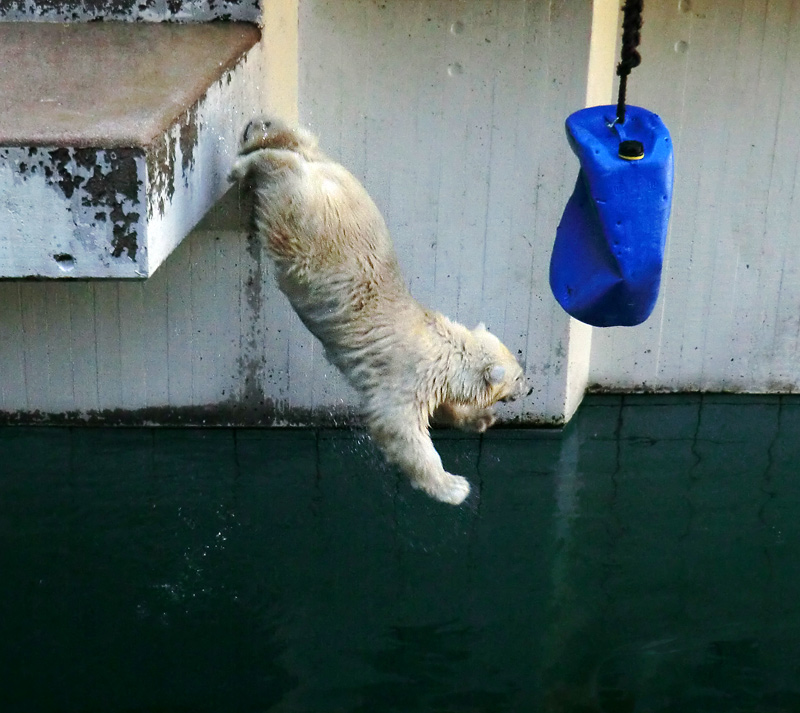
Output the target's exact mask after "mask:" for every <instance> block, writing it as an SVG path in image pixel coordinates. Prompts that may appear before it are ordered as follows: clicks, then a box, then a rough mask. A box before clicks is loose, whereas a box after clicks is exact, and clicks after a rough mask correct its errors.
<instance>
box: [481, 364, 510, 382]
mask: <svg viewBox="0 0 800 713" xmlns="http://www.w3.org/2000/svg"><path fill="white" fill-rule="evenodd" d="M505 377H506V368H505V367H504V366H503V365H502V364H494V365H493V366H490V367H489V368H488V369H487V370H486V381H488V382H489V383H490V384H491V385H492V386H497V385H498V384H501V383H503V379H505Z"/></svg>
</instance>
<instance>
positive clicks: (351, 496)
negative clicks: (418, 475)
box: [0, 396, 800, 713]
mask: <svg viewBox="0 0 800 713" xmlns="http://www.w3.org/2000/svg"><path fill="white" fill-rule="evenodd" d="M436 442H437V448H438V449H439V451H440V453H441V454H442V458H443V460H444V462H445V466H446V467H447V468H448V469H449V470H451V471H452V472H457V473H460V474H462V475H465V476H467V477H468V478H469V479H470V480H471V482H472V483H473V484H474V485H475V490H476V493H475V495H473V496H472V497H471V498H470V500H469V501H468V503H467V505H466V506H463V507H460V508H454V507H452V506H448V505H442V504H439V503H436V502H433V501H431V500H429V499H427V498H426V497H425V496H424V495H422V494H420V493H419V492H417V491H414V490H412V489H411V488H410V487H409V486H408V485H407V484H406V483H405V482H404V481H402V480H401V479H400V478H399V477H397V476H396V474H395V473H394V471H392V470H391V469H389V468H387V467H385V466H384V465H383V463H382V461H381V459H380V457H379V456H378V454H377V452H376V451H375V450H374V447H373V446H372V445H371V444H370V442H369V441H368V439H366V438H365V437H364V435H363V434H361V433H359V432H352V431H314V430H258V429H252V430H250V429H238V430H237V429H219V430H212V429H207V430H201V429H150V428H143V429H78V428H21V427H15V428H11V427H7V428H4V429H0V577H2V580H0V581H2V586H1V587H0V712H2V713H16V712H25V713H28V712H33V711H35V712H37V713H48V712H51V711H52V712H55V711H58V712H69V713H72V712H80V713H88V712H92V713H94V712H98V713H100V712H102V713H114V712H117V711H120V712H126V713H132V712H134V711H135V712H137V713H144V712H153V713H156V712H158V713H166V712H181V713H185V712H188V711H225V712H230V713H236V712H238V711H247V712H256V711H276V712H291V713H295V712H297V713H317V712H319V713H322V712H325V713H327V712H331V713H333V712H347V713H351V712H352V713H356V712H358V713H394V712H397V713H434V712H435V713H478V712H480V713H501V712H505V711H515V712H516V711H525V712H526V713H527V712H530V713H537V712H539V711H541V712H542V713H551V712H553V713H556V712H558V713H560V712H564V713H584V712H589V711H600V712H603V713H630V712H634V711H636V712H641V713H667V712H670V713H673V712H674V713H695V712H696V713H715V712H717V711H720V712H722V711H724V712H729V711H737V712H738V711H742V712H753V713H778V712H781V713H785V712H791V711H800V399H797V398H794V397H788V396H785V397H746V396H716V397H715V396H704V397H700V396H624V397H623V396H593V397H588V398H587V400H586V402H585V403H584V405H583V406H582V407H581V410H580V412H579V414H578V416H577V417H576V418H575V419H574V420H573V422H572V423H571V424H570V425H569V426H568V427H567V428H566V429H564V430H563V431H546V430H545V431H542V430H539V431H537V430H527V431H526V430H499V429H498V430H494V431H492V432H490V433H489V434H487V435H486V436H484V437H483V438H478V437H467V436H461V435H458V434H455V433H450V432H439V433H437V436H436Z"/></svg>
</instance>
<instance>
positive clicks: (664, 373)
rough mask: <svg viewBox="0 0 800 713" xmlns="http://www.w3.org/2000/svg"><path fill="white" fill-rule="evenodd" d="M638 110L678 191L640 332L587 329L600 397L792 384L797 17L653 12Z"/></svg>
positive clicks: (733, 4)
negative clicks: (661, 127) (668, 159)
mask: <svg viewBox="0 0 800 713" xmlns="http://www.w3.org/2000/svg"><path fill="white" fill-rule="evenodd" d="M642 54H643V58H644V59H643V64H642V66H641V67H639V68H638V69H636V70H634V72H633V74H632V75H631V79H630V82H629V96H630V99H631V101H632V102H633V103H639V104H641V105H643V106H647V107H650V108H651V109H652V110H653V111H656V112H658V113H659V114H661V115H662V117H663V118H664V120H665V122H666V123H667V126H669V128H670V131H671V132H672V136H673V140H674V145H675V151H676V154H675V176H676V180H675V193H674V199H673V217H672V222H671V231H670V235H669V240H668V244H667V254H666V263H665V269H664V282H663V288H662V296H661V300H660V301H659V304H658V305H657V307H656V311H655V313H654V315H653V316H652V317H651V318H650V320H649V321H648V322H646V323H645V324H644V325H643V326H641V327H636V328H633V329H625V328H615V329H605V330H595V333H594V336H593V345H592V359H591V364H592V366H591V375H590V381H591V383H593V384H594V385H596V386H599V387H601V388H604V389H614V390H616V389H633V390H639V389H657V390H705V391H721V390H725V391H753V392H787V391H796V390H797V389H798V385H800V359H798V347H800V251H798V249H797V233H798V230H800V223H799V222H798V219H800V203H799V202H798V201H797V198H796V196H797V195H800V190H799V189H800V175H798V172H797V166H798V154H799V153H800V135H799V134H798V132H797V117H798V116H800V6H798V3H797V2H794V1H793V0H777V1H775V2H767V1H766V0H755V1H752V0H747V1H745V0H723V1H722V2H711V1H710V0H681V2H680V3H678V2H677V1H676V2H672V1H671V0H670V1H669V2H667V0H658V1H657V2H649V3H647V6H646V8H645V26H644V30H643V37H642Z"/></svg>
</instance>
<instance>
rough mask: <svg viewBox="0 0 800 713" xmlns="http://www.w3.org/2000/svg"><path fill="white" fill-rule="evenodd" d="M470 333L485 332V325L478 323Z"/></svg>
mask: <svg viewBox="0 0 800 713" xmlns="http://www.w3.org/2000/svg"><path fill="white" fill-rule="evenodd" d="M472 331H473V332H485V331H486V325H485V324H484V323H483V322H478V324H477V326H476V327H475V329H473V330H472Z"/></svg>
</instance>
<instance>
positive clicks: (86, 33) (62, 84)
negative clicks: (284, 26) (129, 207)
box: [0, 22, 260, 148]
mask: <svg viewBox="0 0 800 713" xmlns="http://www.w3.org/2000/svg"><path fill="white" fill-rule="evenodd" d="M259 37H260V33H259V30H258V28H256V27H255V26H253V25H249V24H247V23H213V24H203V25H168V24H130V23H121V22H120V23H117V22H108V23H91V24H69V25H64V24H56V23H0V66H2V67H4V68H7V69H6V71H3V72H2V73H0V96H3V97H6V98H8V99H12V98H13V101H4V102H2V104H0V145H3V146H70V147H95V148H99V147H102V148H112V147H130V146H145V145H148V144H150V143H152V142H153V141H154V140H155V139H156V138H157V137H158V136H159V135H160V134H161V133H162V132H164V131H166V130H167V129H168V128H169V127H170V126H172V124H173V123H174V122H175V121H176V120H177V119H178V118H179V117H180V116H181V115H182V114H183V113H184V112H186V111H187V110H188V109H190V108H191V107H192V106H194V105H195V104H196V103H197V101H198V100H199V99H200V98H201V97H202V96H203V94H204V93H205V92H206V90H207V89H208V87H209V86H210V85H211V84H212V83H213V82H214V81H216V80H218V79H219V78H220V77H221V76H222V75H223V74H224V73H225V72H227V71H228V70H230V69H231V68H232V67H233V66H234V64H235V63H236V61H237V60H238V59H239V58H241V56H242V55H243V54H244V53H245V52H247V50H249V49H250V48H251V47H252V46H253V45H254V44H255V43H256V42H258V39H259Z"/></svg>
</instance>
